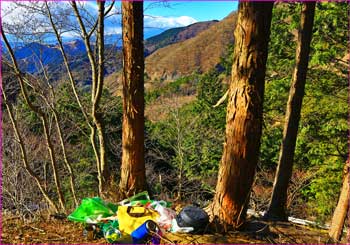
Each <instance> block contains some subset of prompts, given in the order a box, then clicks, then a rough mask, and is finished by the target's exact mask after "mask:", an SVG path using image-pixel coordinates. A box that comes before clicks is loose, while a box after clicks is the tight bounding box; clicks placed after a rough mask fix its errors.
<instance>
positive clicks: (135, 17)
mask: <svg viewBox="0 0 350 245" xmlns="http://www.w3.org/2000/svg"><path fill="white" fill-rule="evenodd" d="M122 25H123V27H122V28H123V136H122V166H121V179H120V184H119V186H120V190H121V194H122V195H124V196H130V195H132V194H134V193H135V192H138V191H142V190H144V189H145V188H146V176H145V160H144V151H145V150H144V106H145V102H144V53H143V52H144V47H143V2H134V1H132V2H128V1H123V2H122Z"/></svg>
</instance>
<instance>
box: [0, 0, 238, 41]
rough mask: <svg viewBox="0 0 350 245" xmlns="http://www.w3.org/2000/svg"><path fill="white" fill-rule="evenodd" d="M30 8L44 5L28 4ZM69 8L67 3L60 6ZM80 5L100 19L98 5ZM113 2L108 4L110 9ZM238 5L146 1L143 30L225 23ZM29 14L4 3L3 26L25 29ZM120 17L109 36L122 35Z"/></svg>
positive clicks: (108, 28)
mask: <svg viewBox="0 0 350 245" xmlns="http://www.w3.org/2000/svg"><path fill="white" fill-rule="evenodd" d="M28 4H42V3H40V2H38V3H28ZM59 4H60V5H61V6H63V5H65V6H67V8H70V6H69V4H68V2H65V1H63V2H62V3H59ZM79 4H80V5H81V6H82V7H83V8H86V9H87V10H88V12H89V13H90V14H92V16H97V5H96V2H95V1H90V0H89V1H79ZM109 4H110V2H109V3H108V2H107V5H109ZM120 5H121V2H120V1H117V2H116V4H115V8H114V10H113V11H112V12H115V13H116V12H120ZM237 7H238V1H232V0H231V1H145V2H144V15H145V17H144V26H145V38H148V37H150V36H153V35H156V34H159V33H161V32H162V31H164V30H167V29H170V28H174V27H181V26H187V25H190V24H192V23H195V22H198V21H207V20H214V19H215V20H222V19H223V18H225V17H226V16H227V15H228V14H230V13H231V12H232V11H234V10H237ZM25 13H26V11H23V9H20V8H18V7H14V5H13V4H12V3H11V2H10V1H6V2H2V3H1V16H2V18H3V22H5V23H6V22H8V23H12V24H14V23H17V24H19V25H23V26H24V25H25V24H26V23H27V24H29V23H28V22H29V21H30V20H31V18H30V17H28V16H26V15H27V14H25ZM120 18H121V16H120V15H113V16H112V17H111V18H107V19H106V22H105V34H106V35H115V34H117V35H120V34H121V21H120ZM63 37H64V39H66V40H69V39H74V38H77V33H74V32H66V33H64V36H63Z"/></svg>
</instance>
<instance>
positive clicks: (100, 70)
mask: <svg viewBox="0 0 350 245" xmlns="http://www.w3.org/2000/svg"><path fill="white" fill-rule="evenodd" d="M97 5H98V25H97V52H98V60H97V61H98V62H97V84H96V89H95V94H93V102H92V103H93V105H92V115H93V116H92V117H93V120H94V123H95V125H96V129H97V135H98V140H99V143H100V176H99V178H100V181H99V191H100V193H101V194H103V195H104V194H105V192H106V190H107V184H108V178H109V171H108V168H107V167H106V146H105V145H106V144H105V135H104V124H103V122H102V116H101V115H100V114H99V113H98V109H99V103H100V99H101V95H102V89H103V83H104V61H105V60H104V59H105V57H104V18H105V15H104V12H105V2H103V1H98V2H97Z"/></svg>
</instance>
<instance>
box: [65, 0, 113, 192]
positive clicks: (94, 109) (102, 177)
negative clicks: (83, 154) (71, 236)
mask: <svg viewBox="0 0 350 245" xmlns="http://www.w3.org/2000/svg"><path fill="white" fill-rule="evenodd" d="M71 5H72V7H73V11H74V14H75V16H76V18H77V20H78V23H79V26H80V29H81V31H82V34H83V38H84V43H85V47H86V52H87V55H88V58H89V61H90V65H91V76H92V85H91V102H92V106H91V116H92V119H93V122H94V126H91V127H90V129H91V133H90V141H91V144H92V146H93V150H94V153H95V156H96V164H97V174H98V190H99V194H100V195H101V196H104V195H105V192H106V189H107V178H108V176H109V174H108V168H107V167H106V146H105V136H104V125H103V122H102V116H101V115H100V114H99V113H98V109H99V102H100V98H101V95H102V90H103V82H104V17H105V12H104V10H105V2H104V1H97V6H98V20H97V23H96V24H97V44H98V45H97V47H96V48H97V53H98V60H97V64H96V60H95V56H94V54H93V50H92V48H91V45H90V37H91V35H92V34H93V32H94V30H95V27H96V25H94V27H93V28H91V30H90V32H89V33H88V32H87V30H86V28H85V25H84V23H83V20H82V18H81V15H80V13H79V10H78V7H77V5H76V3H75V2H74V1H72V2H71ZM108 11H110V9H109V10H107V12H108ZM96 133H97V137H98V143H99V148H98V149H97V147H96V142H95V140H96Z"/></svg>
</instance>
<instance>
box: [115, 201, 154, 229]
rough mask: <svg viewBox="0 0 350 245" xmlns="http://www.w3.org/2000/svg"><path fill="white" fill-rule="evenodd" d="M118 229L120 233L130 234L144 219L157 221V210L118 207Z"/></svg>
mask: <svg viewBox="0 0 350 245" xmlns="http://www.w3.org/2000/svg"><path fill="white" fill-rule="evenodd" d="M117 216H118V221H119V230H120V231H121V232H122V233H126V234H129V235H130V234H131V233H132V232H133V231H134V230H136V228H138V227H139V226H140V225H142V224H143V223H145V222H146V220H153V221H154V222H156V221H157V218H158V217H159V214H158V212H157V211H154V210H151V209H148V208H144V207H132V206H119V207H118V212H117Z"/></svg>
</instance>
